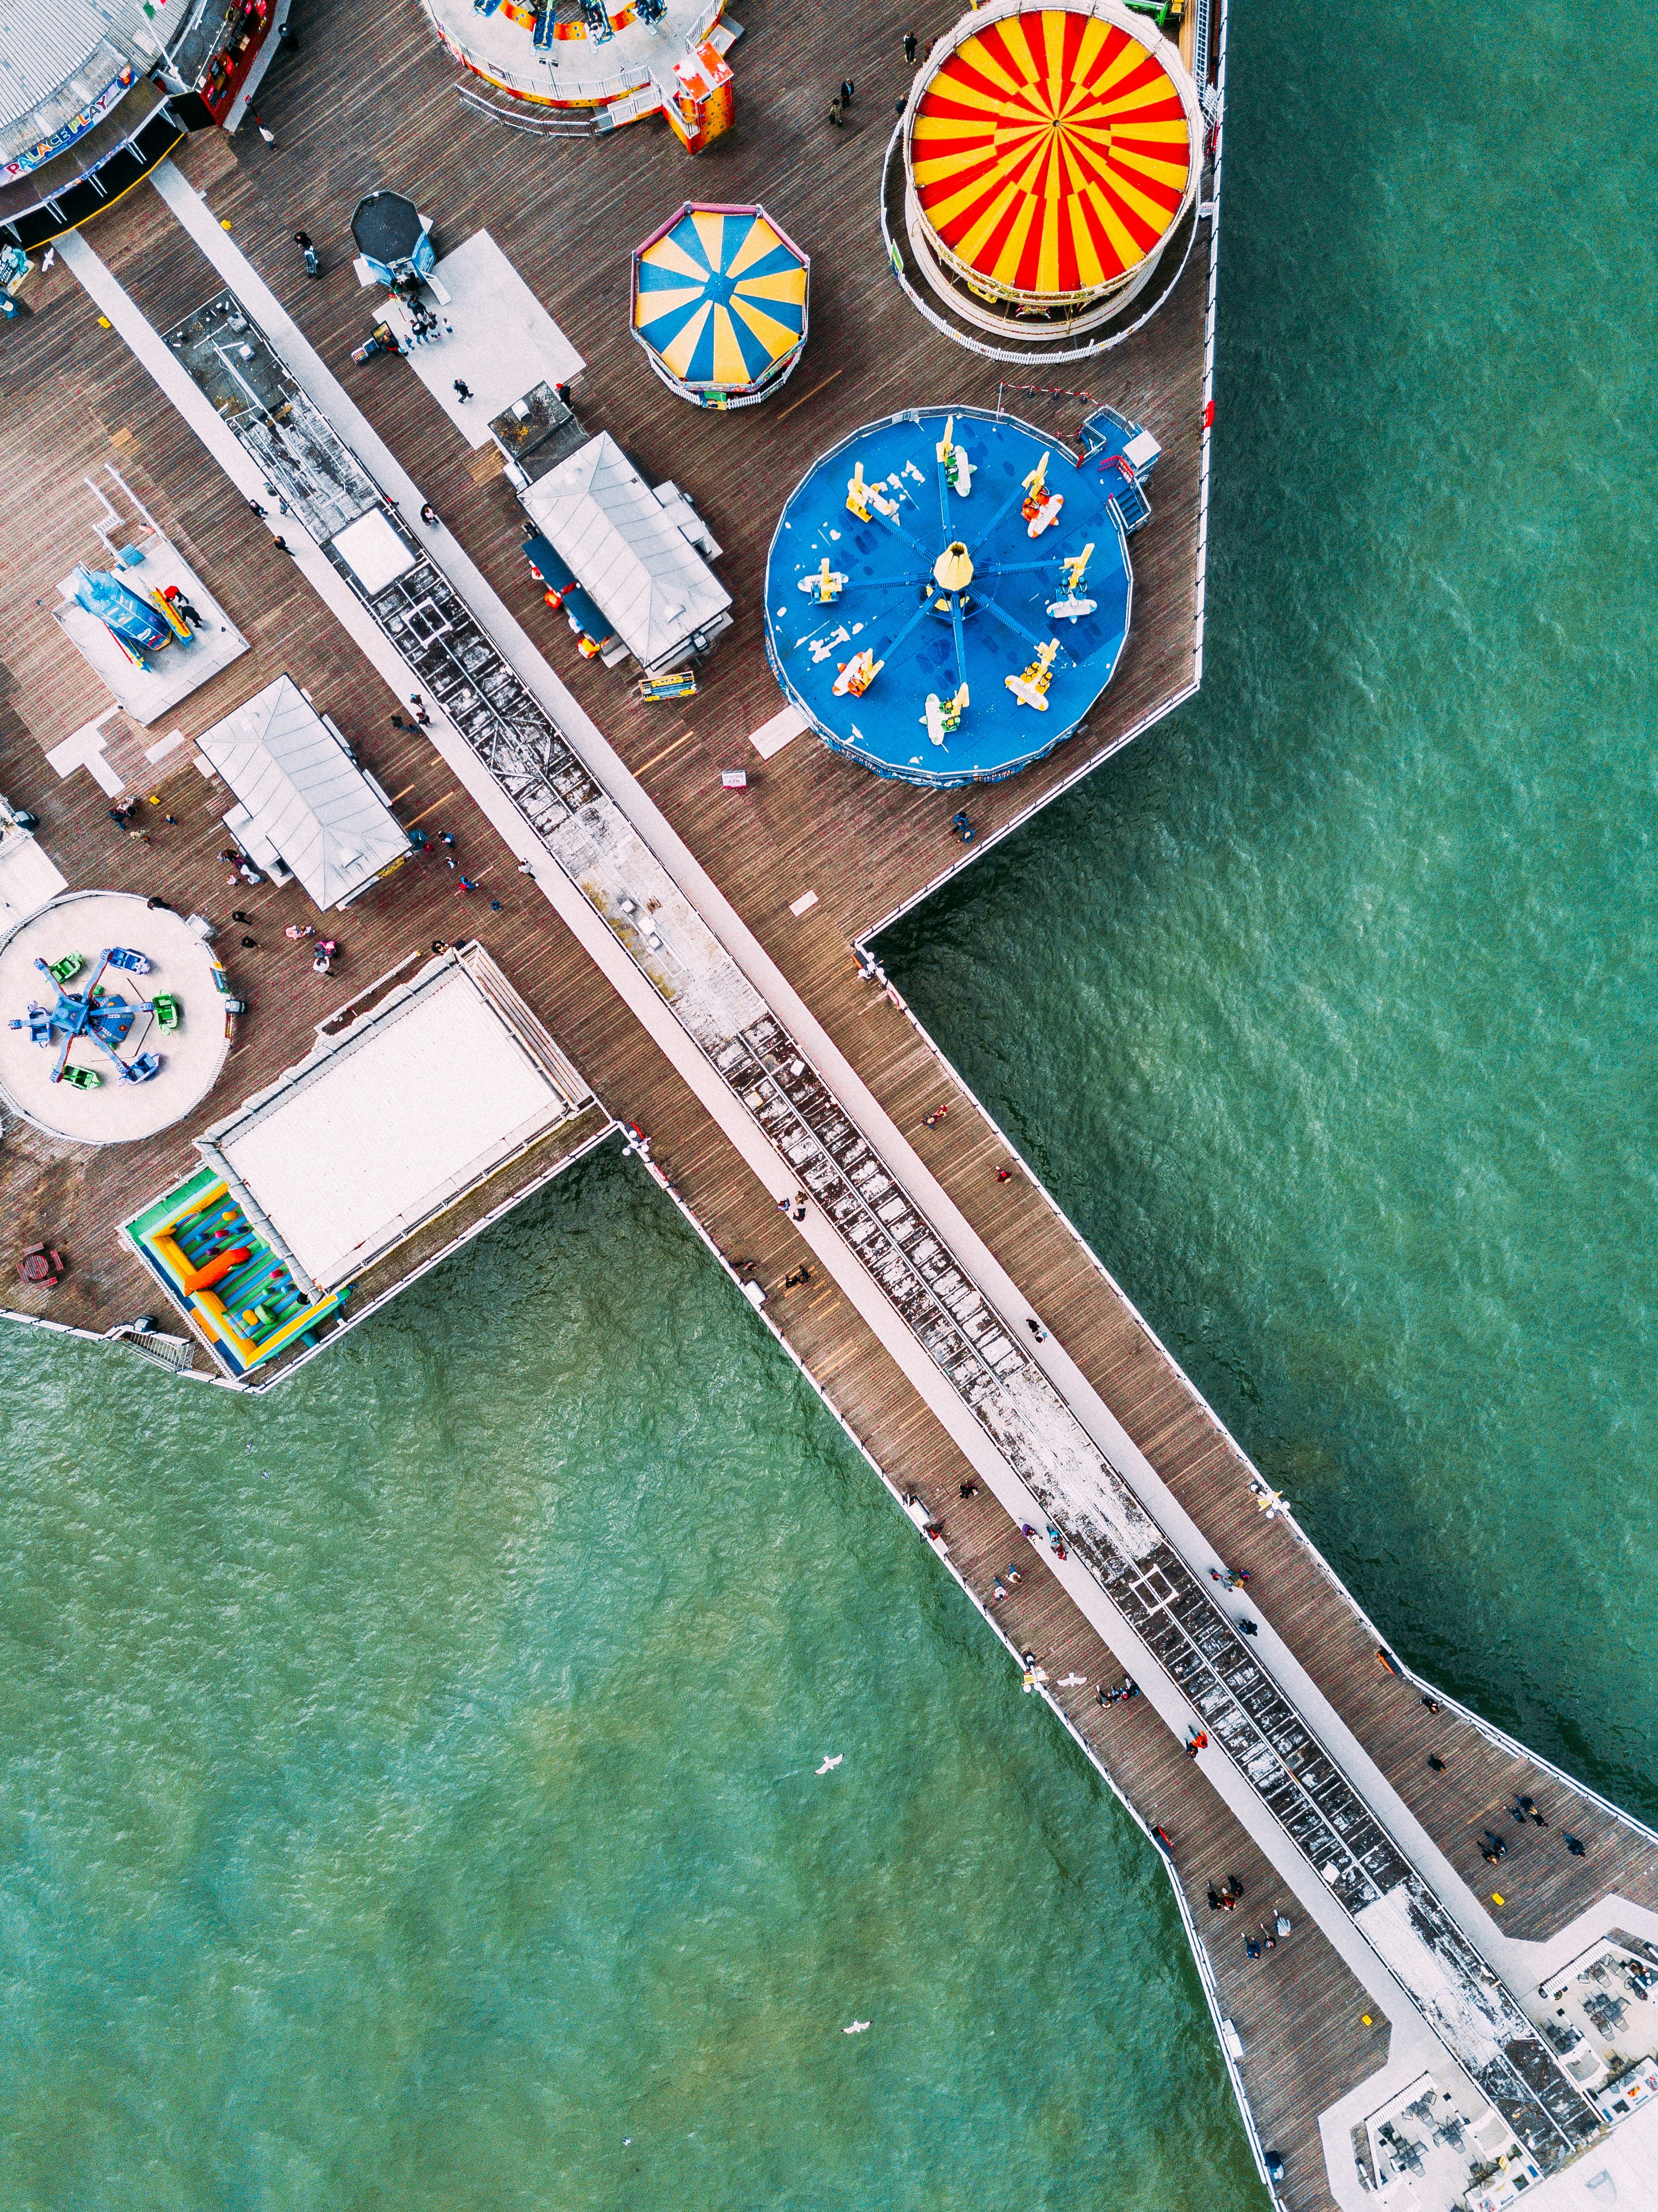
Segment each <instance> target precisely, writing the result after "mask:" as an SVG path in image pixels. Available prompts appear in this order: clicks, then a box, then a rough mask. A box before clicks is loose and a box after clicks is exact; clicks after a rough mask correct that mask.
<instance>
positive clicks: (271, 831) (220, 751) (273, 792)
mask: <svg viewBox="0 0 1658 2212" xmlns="http://www.w3.org/2000/svg"><path fill="white" fill-rule="evenodd" d="M197 744H198V745H199V746H200V748H201V750H202V751H203V754H204V755H205V756H206V757H207V759H208V760H209V761H210V763H212V765H213V766H214V767H215V768H216V769H217V770H218V771H219V774H220V775H222V777H223V778H224V780H225V781H226V782H227V783H228V785H229V786H230V788H231V789H232V791H234V793H235V794H236V796H237V798H238V799H240V801H241V802H242V805H244V806H245V807H246V810H247V813H248V817H249V819H248V821H247V823H246V827H245V828H244V829H243V830H242V831H241V833H240V834H241V836H242V838H243V841H244V842H245V843H246V844H247V845H248V848H249V849H250V850H252V848H254V847H255V846H257V845H260V844H270V845H271V846H274V847H275V848H276V851H277V852H278V853H280V854H281V855H282V859H283V860H285V861H286V862H287V864H288V866H289V867H290V868H292V870H293V871H294V873H295V875H296V876H297V877H298V878H299V879H300V881H301V883H302V884H304V885H305V888H306V890H307V891H308V892H309V893H310V894H311V896H312V897H313V899H314V900H315V901H316V902H317V904H318V905H319V907H321V908H324V909H325V910H326V909H327V908H329V907H331V906H337V905H338V904H339V903H340V902H341V901H342V900H343V899H348V898H349V897H350V896H351V895H352V893H353V892H354V891H358V890H361V889H362V886H363V885H364V884H366V883H368V882H370V881H372V879H373V878H374V877H375V876H377V875H378V874H379V873H380V870H381V869H382V868H385V867H389V866H391V864H392V861H393V860H396V859H397V858H398V855H399V854H406V853H407V852H408V850H409V840H408V838H407V836H405V835H404V831H403V830H402V829H399V827H398V823H397V820H396V817H394V816H393V815H392V811H391V810H390V808H389V807H387V806H386V805H385V804H384V803H383V802H382V800H381V799H380V797H379V796H378V794H377V793H375V791H374V787H373V785H372V784H370V783H369V781H368V780H367V777H366V776H365V775H363V773H362V770H361V769H360V768H358V767H356V766H355V764H354V763H353V762H352V760H351V758H350V757H349V754H348V753H347V752H346V750H345V748H344V746H343V745H342V744H341V743H340V741H339V739H338V738H337V737H336V736H335V735H334V733H333V732H332V731H331V729H330V728H329V726H328V725H327V724H326V723H325V721H324V720H323V719H322V717H321V715H320V714H318V713H317V712H316V710H315V709H314V708H313V707H312V706H311V705H310V704H309V702H307V700H306V699H305V698H303V697H302V696H301V692H300V690H299V687H298V685H297V684H295V683H294V681H293V679H292V678H290V677H287V676H279V677H278V678H276V682H275V683H274V684H266V686H265V688H264V690H263V691H256V692H255V693H254V695H253V696H252V698H251V699H250V700H248V701H247V702H246V705H245V706H241V707H239V708H237V709H236V711H235V713H234V714H227V715H226V717H225V719H224V720H223V721H222V722H216V723H215V724H214V726H213V727H212V728H211V729H210V730H209V731H208V732H206V734H205V735H204V736H203V737H201V738H197Z"/></svg>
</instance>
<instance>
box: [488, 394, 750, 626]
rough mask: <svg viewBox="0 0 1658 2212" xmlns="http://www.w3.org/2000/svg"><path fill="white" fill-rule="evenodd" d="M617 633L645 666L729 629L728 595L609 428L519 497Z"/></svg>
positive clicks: (539, 528)
mask: <svg viewBox="0 0 1658 2212" xmlns="http://www.w3.org/2000/svg"><path fill="white" fill-rule="evenodd" d="M519 499H520V502H521V504H522V505H523V507H524V508H525V512H526V513H528V514H529V515H530V516H531V519H532V520H533V521H534V523H535V526H536V527H537V530H539V531H540V532H541V533H542V535H543V537H544V538H546V539H547V540H548V542H549V543H550V544H551V545H552V546H553V548H554V550H556V552H558V553H560V554H562V556H563V557H564V559H565V560H566V561H568V562H569V564H570V566H571V568H573V569H574V571H575V575H576V580H577V581H578V582H579V583H580V586H581V588H582V590H583V591H584V592H587V593H588V594H589V595H590V597H591V598H592V599H593V600H594V601H595V603H596V604H597V605H598V609H599V611H600V613H601V614H603V615H604V617H606V619H607V620H608V621H609V622H610V625H611V627H612V628H613V629H615V631H616V635H617V636H618V637H619V638H620V639H621V640H622V642H623V644H624V645H625V646H626V647H627V648H628V650H629V653H632V654H633V655H634V657H635V659H637V660H639V661H640V662H641V663H642V664H643V665H644V666H645V667H646V668H647V669H648V668H662V667H666V666H669V665H671V664H672V663H673V662H674V661H675V660H676V659H684V658H685V657H686V652H687V648H688V647H689V643H690V641H691V638H692V635H693V634H694V633H695V632H696V631H698V630H701V631H702V632H703V633H704V634H705V635H708V634H711V633H712V632H714V631H715V630H720V629H726V627H727V625H728V623H729V622H730V619H731V617H729V616H728V615H727V614H726V609H727V608H728V607H729V606H730V605H731V603H732V599H731V593H730V592H728V591H726V588H725V586H723V585H722V584H721V583H720V580H719V578H718V577H717V576H716V575H715V574H714V571H713V570H712V569H711V568H709V566H708V562H706V561H704V560H703V559H702V557H701V555H700V554H699V553H698V552H697V551H696V550H695V547H693V545H692V544H691V543H690V540H689V538H688V537H687V536H686V535H685V533H684V532H683V530H682V529H680V528H678V527H677V526H676V525H675V523H674V520H673V519H672V517H671V514H670V513H667V512H665V509H664V508H663V507H662V505H661V503H660V501H659V500H658V499H657V496H656V495H655V493H654V492H653V490H652V489H651V488H650V486H649V484H647V483H646V481H645V479H644V477H641V475H640V473H639V471H638V470H637V469H636V468H635V466H634V465H633V463H632V462H631V461H630V460H629V459H628V457H627V455H626V454H625V453H623V450H622V448H621V447H620V446H618V445H617V444H616V440H615V439H614V438H613V437H611V436H610V433H609V431H607V430H602V431H601V432H600V433H599V435H598V437H596V438H592V439H590V440H589V441H588V442H587V443H586V445H585V446H583V447H581V449H580V452H579V453H572V454H571V455H570V457H569V459H568V460H563V461H561V462H560V463H559V465H558V466H557V467H556V469H551V470H550V471H548V473H547V474H546V475H545V476H544V477H542V478H541V479H540V481H539V482H538V483H533V484H531V486H530V488H529V489H528V490H527V491H525V492H523V493H521V494H520V495H519Z"/></svg>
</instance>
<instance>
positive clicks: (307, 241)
mask: <svg viewBox="0 0 1658 2212" xmlns="http://www.w3.org/2000/svg"><path fill="white" fill-rule="evenodd" d="M294 243H295V246H298V247H299V249H300V252H301V253H302V254H303V255H304V257H305V273H306V275H307V276H321V275H322V263H321V262H320V261H319V259H318V258H317V249H316V247H315V246H313V244H312V243H311V234H310V232H309V231H308V230H296V231H295V234H294Z"/></svg>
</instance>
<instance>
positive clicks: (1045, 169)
mask: <svg viewBox="0 0 1658 2212" xmlns="http://www.w3.org/2000/svg"><path fill="white" fill-rule="evenodd" d="M971 20H972V19H969V21H971ZM1154 46H1155V47H1158V48H1160V50H1161V51H1160V52H1153V51H1151V48H1152V47H1154ZM1177 66H1178V65H1177V64H1175V62H1174V59H1173V57H1172V55H1171V54H1170V52H1169V49H1168V48H1167V47H1166V46H1163V43H1162V41H1160V40H1157V39H1156V38H1155V37H1154V36H1153V34H1152V33H1151V31H1150V30H1149V28H1148V29H1147V30H1146V32H1145V41H1143V40H1141V39H1139V38H1136V37H1135V36H1134V35H1133V33H1132V32H1131V31H1129V30H1128V29H1127V28H1125V27H1124V26H1123V25H1122V24H1121V23H1119V22H1116V21H1114V20H1112V18H1111V16H1110V15H1109V14H1108V13H1105V12H1102V9H1100V8H1099V6H1098V5H1097V4H1096V5H1095V6H1094V7H1087V6H1072V7H1047V8H1029V9H1020V10H1018V11H1017V12H1014V13H1011V14H1008V15H1003V16H1002V17H1001V18H1000V19H999V20H993V21H988V22H986V23H984V24H983V25H982V27H980V28H977V29H973V30H971V31H969V33H967V34H966V35H964V36H963V37H961V38H960V39H959V40H958V42H957V44H956V45H954V46H952V47H951V48H950V51H949V52H946V53H945V54H944V56H943V58H941V59H940V60H939V62H938V64H937V65H936V67H935V69H934V70H933V73H932V77H931V78H930V80H929V81H928V82H926V84H925V85H924V86H923V88H921V90H920V93H919V94H918V96H917V98H916V100H915V101H914V106H913V108H912V112H911V120H910V123H909V126H908V158H909V162H910V173H911V176H912V179H913V180H914V187H915V194H916V198H917V201H918V202H919V204H920V210H921V213H922V216H923V217H924V218H925V220H926V222H927V224H928V226H929V227H930V228H932V231H933V233H934V234H935V235H936V236H937V238H938V240H939V242H940V244H941V245H942V246H944V249H945V251H946V252H947V253H948V254H949V255H950V258H951V259H953V260H954V261H955V262H956V263H957V265H958V266H959V267H960V268H961V269H962V270H963V272H964V273H965V274H966V275H967V276H968V277H969V280H970V281H975V282H977V283H982V284H985V285H987V286H988V287H989V288H991V289H993V290H995V291H997V292H1005V293H1018V294H1022V295H1039V296H1040V295H1054V297H1056V298H1059V297H1065V296H1072V297H1074V296H1076V295H1078V294H1087V293H1090V292H1093V291H1098V290H1102V289H1105V288H1108V287H1109V286H1110V285H1112V284H1114V283H1118V282H1120V281H1121V279H1123V278H1124V277H1125V276H1127V275H1129V274H1130V273H1131V272H1132V271H1133V270H1134V269H1136V268H1137V267H1138V266H1139V264H1141V263H1142V262H1143V261H1144V260H1145V258H1146V257H1147V256H1148V255H1149V254H1151V253H1152V252H1154V251H1155V250H1156V248H1157V246H1158V244H1159V243H1160V242H1161V240H1163V237H1164V236H1165V235H1166V234H1168V232H1169V229H1170V228H1172V226H1173V225H1174V223H1175V220H1176V218H1177V216H1179V214H1180V212H1181V207H1182V206H1183V204H1184V203H1185V200H1186V198H1187V188H1188V185H1189V183H1190V179H1191V173H1192V164H1193V158H1194V148H1193V121H1194V119H1195V108H1194V106H1193V105H1192V104H1191V102H1190V101H1189V100H1188V98H1187V94H1186V93H1185V92H1183V91H1182V89H1181V86H1180V85H1179V84H1177V83H1176V82H1175V76H1173V75H1171V69H1175V68H1177ZM1183 75H1184V72H1181V76H1183Z"/></svg>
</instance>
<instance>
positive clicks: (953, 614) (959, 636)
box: [950, 592, 967, 690]
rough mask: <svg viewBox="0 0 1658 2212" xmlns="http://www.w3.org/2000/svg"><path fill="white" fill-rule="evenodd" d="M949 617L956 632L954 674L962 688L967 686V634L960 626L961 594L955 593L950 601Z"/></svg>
mask: <svg viewBox="0 0 1658 2212" xmlns="http://www.w3.org/2000/svg"><path fill="white" fill-rule="evenodd" d="M950 624H951V627H952V628H953V629H954V630H955V632H956V674H957V678H958V679H959V680H960V683H961V684H962V688H963V690H965V689H966V688H967V635H966V633H965V631H964V630H963V628H962V595H961V593H960V592H957V593H956V595H955V596H954V598H953V599H951V600H950Z"/></svg>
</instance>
